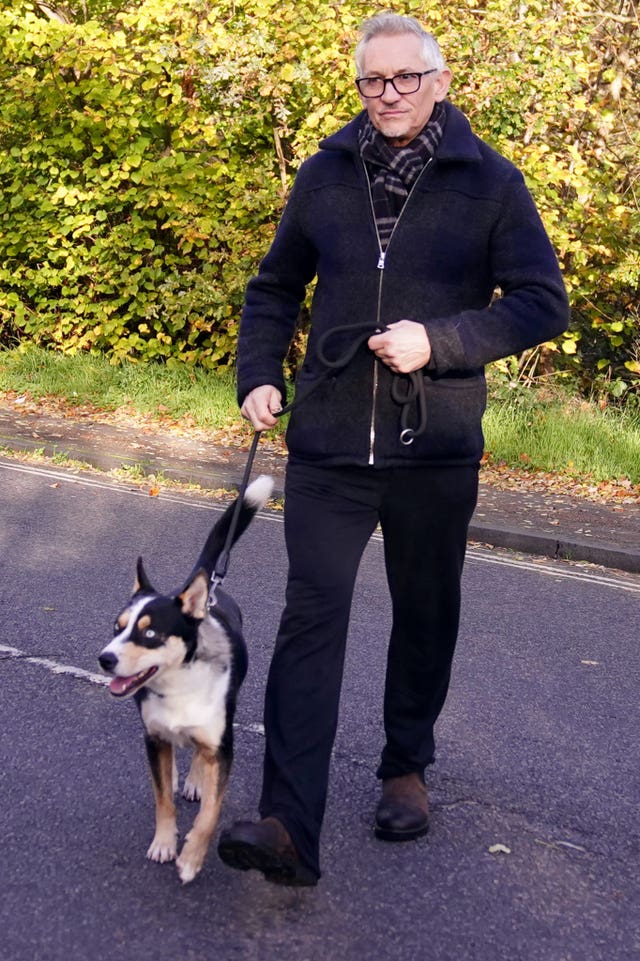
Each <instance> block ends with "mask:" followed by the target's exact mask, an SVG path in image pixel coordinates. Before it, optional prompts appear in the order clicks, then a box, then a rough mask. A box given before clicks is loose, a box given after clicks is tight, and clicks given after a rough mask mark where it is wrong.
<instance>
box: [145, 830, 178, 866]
mask: <svg viewBox="0 0 640 961" xmlns="http://www.w3.org/2000/svg"><path fill="white" fill-rule="evenodd" d="M177 853H178V851H177V847H176V839H175V835H174V836H173V837H159V836H158V835H157V834H156V836H155V837H154V839H153V841H152V842H151V844H150V846H149V850H148V851H147V857H148V858H149V860H150V861H156V862H157V863H158V864H166V863H167V861H175V859H176V855H177Z"/></svg>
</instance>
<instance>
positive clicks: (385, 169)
mask: <svg viewBox="0 0 640 961" xmlns="http://www.w3.org/2000/svg"><path fill="white" fill-rule="evenodd" d="M445 120H446V111H445V108H444V105H443V104H442V103H436V104H435V106H434V108H433V113H432V114H431V117H430V119H429V121H428V123H427V124H426V126H425V127H424V128H423V129H422V131H421V132H420V133H419V134H418V136H417V137H416V138H415V139H414V140H412V141H411V143H410V144H409V145H408V146H406V147H391V146H389V144H388V143H387V140H386V139H385V137H383V135H382V134H381V133H380V131H379V130H376V128H375V127H374V126H373V124H372V123H371V121H370V120H369V118H368V117H367V118H366V119H365V121H364V123H363V124H362V126H361V127H360V132H359V138H360V155H361V157H362V159H363V161H364V163H365V165H366V168H367V173H368V175H369V180H370V182H371V195H372V197H373V209H374V213H375V218H376V224H377V227H378V234H379V235H380V243H381V245H382V249H383V250H386V249H387V244H388V243H389V239H390V237H391V234H392V233H393V228H394V226H395V223H396V220H397V219H398V217H399V216H400V213H401V211H402V208H403V206H404V204H405V201H406V199H407V197H408V196H409V191H410V190H411V187H412V186H413V184H414V183H415V181H416V180H417V178H418V176H419V175H420V172H421V171H422V169H423V167H424V165H425V164H426V163H427V161H428V160H429V159H430V158H431V157H433V156H434V154H435V152H436V150H437V148H438V144H439V143H440V139H441V137H442V134H443V131H444V125H445Z"/></svg>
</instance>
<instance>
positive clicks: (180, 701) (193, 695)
mask: <svg viewBox="0 0 640 961" xmlns="http://www.w3.org/2000/svg"><path fill="white" fill-rule="evenodd" d="M229 681H230V671H229V670H226V671H224V672H223V673H220V672H219V671H214V670H212V667H211V664H210V663H208V662H206V661H195V662H194V663H192V664H189V665H183V666H182V667H181V668H180V669H179V670H175V671H168V672H166V674H165V675H164V676H163V677H162V684H158V686H157V688H156V687H155V686H154V688H153V689H151V690H150V691H149V696H148V697H146V698H145V700H144V701H143V702H142V705H141V714H142V720H143V721H144V725H145V727H146V729H147V732H148V733H149V734H150V735H151V736H152V737H153V736H158V737H162V738H163V739H164V740H167V741H171V742H172V743H173V744H175V745H176V746H178V747H182V746H185V745H188V744H189V743H190V742H191V741H192V740H193V739H194V737H195V739H196V740H198V741H202V739H203V735H206V740H207V741H208V742H209V745H210V747H212V748H215V747H217V746H218V745H219V743H220V740H221V738H222V735H223V733H224V729H225V725H226V697H227V691H228V690H229Z"/></svg>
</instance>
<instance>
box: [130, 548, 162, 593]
mask: <svg viewBox="0 0 640 961" xmlns="http://www.w3.org/2000/svg"><path fill="white" fill-rule="evenodd" d="M140 591H144V592H145V593H147V594H156V593H157V591H156V590H155V588H154V587H153V585H152V584H151V581H150V580H149V578H148V577H147V574H146V571H145V569H144V567H143V564H142V558H141V557H139V558H138V563H137V564H136V579H135V581H134V584H133V593H134V594H138V593H140Z"/></svg>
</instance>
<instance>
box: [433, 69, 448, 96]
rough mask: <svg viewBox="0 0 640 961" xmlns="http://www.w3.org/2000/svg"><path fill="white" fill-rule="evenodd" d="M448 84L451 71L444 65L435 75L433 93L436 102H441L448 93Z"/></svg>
mask: <svg viewBox="0 0 640 961" xmlns="http://www.w3.org/2000/svg"><path fill="white" fill-rule="evenodd" d="M450 86H451V71H450V70H449V68H448V67H445V68H444V70H441V71H440V73H439V74H438V75H437V76H436V81H435V88H434V93H435V97H434V99H435V101H436V103H441V101H443V100H444V98H445V97H446V96H447V94H448V93H449V87H450Z"/></svg>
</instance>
